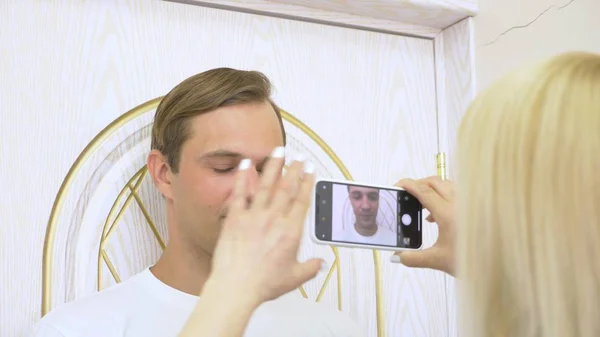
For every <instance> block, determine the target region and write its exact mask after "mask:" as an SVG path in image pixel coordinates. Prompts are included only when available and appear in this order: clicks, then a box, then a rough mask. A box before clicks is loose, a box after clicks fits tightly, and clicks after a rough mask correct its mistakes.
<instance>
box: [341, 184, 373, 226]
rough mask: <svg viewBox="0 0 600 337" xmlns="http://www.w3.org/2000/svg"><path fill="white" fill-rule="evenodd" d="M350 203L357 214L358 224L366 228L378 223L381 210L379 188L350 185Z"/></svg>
mask: <svg viewBox="0 0 600 337" xmlns="http://www.w3.org/2000/svg"><path fill="white" fill-rule="evenodd" d="M348 194H349V196H350V203H351V204H352V209H353V210H354V215H355V216H356V224H357V225H358V226H361V227H364V228H373V227H374V226H376V225H377V222H376V220H377V211H378V210H379V190H378V189H376V188H369V187H360V186H350V187H349V188H348Z"/></svg>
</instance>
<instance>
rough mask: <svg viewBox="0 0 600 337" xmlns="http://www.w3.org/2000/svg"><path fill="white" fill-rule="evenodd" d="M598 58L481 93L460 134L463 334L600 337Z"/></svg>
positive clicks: (571, 60) (560, 63)
mask: <svg viewBox="0 0 600 337" xmlns="http://www.w3.org/2000/svg"><path fill="white" fill-rule="evenodd" d="M599 173H600V56H598V55H594V54H590V53H581V52H580V53H567V54H563V55H559V56H557V57H554V58H552V59H549V60H546V61H545V62H542V63H539V64H537V65H535V66H533V67H529V68H525V69H520V70H518V71H515V72H513V73H511V74H509V75H508V76H506V77H504V78H503V79H501V80H500V81H498V82H497V83H495V84H494V85H493V86H491V87H490V88H489V89H488V90H487V91H485V92H484V93H482V94H481V95H479V96H478V97H477V98H476V99H475V101H474V102H473V103H472V105H471V107H470V108H469V110H468V112H467V113H466V115H465V117H464V119H463V122H462V124H461V127H460V130H459V139H458V175H459V176H458V177H457V184H458V187H457V191H458V207H459V209H458V214H459V215H458V216H459V223H460V228H459V239H458V243H457V249H458V252H457V254H458V258H457V263H458V265H457V275H458V280H459V281H458V282H459V292H460V298H461V300H462V303H461V309H462V310H461V312H460V315H461V326H462V328H463V331H461V336H469V337H496V336H502V337H568V336H579V337H592V336H600V179H599Z"/></svg>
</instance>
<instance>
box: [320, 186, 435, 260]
mask: <svg viewBox="0 0 600 337" xmlns="http://www.w3.org/2000/svg"><path fill="white" fill-rule="evenodd" d="M313 199H314V203H315V204H314V207H313V214H312V215H313V216H314V220H315V221H314V226H312V230H311V239H312V240H313V241H314V242H315V243H317V244H325V245H332V246H341V247H355V248H369V249H381V250H392V251H400V250H418V249H421V246H422V244H423V231H422V222H423V221H422V214H423V206H422V205H421V203H420V202H419V200H417V198H415V197H414V196H412V195H411V194H410V193H408V192H407V191H405V190H404V189H401V188H398V187H388V186H378V185H371V184H361V183H357V182H352V181H341V180H323V179H321V180H318V181H317V182H316V187H315V196H314V198H313Z"/></svg>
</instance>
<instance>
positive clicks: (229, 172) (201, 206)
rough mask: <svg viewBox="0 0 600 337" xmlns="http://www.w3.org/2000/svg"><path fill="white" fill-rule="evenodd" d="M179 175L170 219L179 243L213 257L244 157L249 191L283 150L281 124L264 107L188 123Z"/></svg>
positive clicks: (229, 110)
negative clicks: (272, 156)
mask: <svg viewBox="0 0 600 337" xmlns="http://www.w3.org/2000/svg"><path fill="white" fill-rule="evenodd" d="M190 131H191V135H190V138H189V139H188V140H187V141H186V142H185V143H184V144H183V147H182V149H181V157H180V163H179V172H178V174H177V175H173V177H172V179H173V180H172V199H173V218H174V219H175V223H176V226H177V231H178V232H179V234H181V240H184V242H186V243H189V244H191V245H192V246H194V247H195V248H200V249H202V250H204V251H206V252H207V253H212V251H213V250H214V246H215V243H216V241H217V238H218V235H219V232H220V228H221V223H222V222H223V220H224V219H225V217H226V215H227V207H228V204H229V202H230V197H231V193H232V190H233V187H234V184H235V173H236V170H237V166H238V164H239V162H240V161H241V160H242V159H244V158H250V159H251V160H252V166H251V167H250V169H249V170H250V176H251V178H250V190H251V191H252V193H254V191H255V190H256V185H257V183H258V177H259V174H260V172H261V170H262V168H263V166H264V164H265V162H266V160H267V159H268V157H269V155H270V154H271V152H272V151H273V149H274V148H275V147H277V146H283V135H282V131H281V127H280V125H279V121H278V119H277V116H276V114H275V111H274V110H273V107H272V106H271V105H270V104H269V103H268V102H264V103H249V104H243V105H234V106H227V107H222V108H219V109H217V110H215V111H212V112H209V113H205V114H202V115H200V116H197V117H194V118H193V119H192V120H190Z"/></svg>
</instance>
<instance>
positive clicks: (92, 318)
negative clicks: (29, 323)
mask: <svg viewBox="0 0 600 337" xmlns="http://www.w3.org/2000/svg"><path fill="white" fill-rule="evenodd" d="M135 297H136V289H135V286H134V278H132V279H130V280H127V281H124V282H123V283H120V284H118V285H115V286H112V287H110V288H107V289H104V290H101V291H99V292H96V293H93V294H90V295H87V296H85V297H82V298H80V299H76V300H74V301H71V302H67V303H65V304H62V305H60V306H58V307H56V308H55V309H53V310H52V311H50V312H49V313H48V314H46V315H45V316H44V317H43V318H42V319H41V320H40V321H39V322H38V324H37V325H36V326H35V327H34V329H33V330H32V331H39V332H37V333H36V332H32V335H31V336H35V337H37V336H61V335H64V336H67V337H70V336H80V335H85V334H88V335H90V334H89V333H90V332H92V330H93V329H97V328H100V327H103V328H102V329H104V331H106V329H107V326H109V325H117V326H118V325H119V324H115V323H117V321H119V320H123V319H124V318H125V317H127V312H128V311H131V307H132V305H133V304H134V303H135V300H134V299H135ZM46 332H47V333H46ZM50 332H52V333H50ZM91 335H95V334H94V333H92V334H91Z"/></svg>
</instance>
